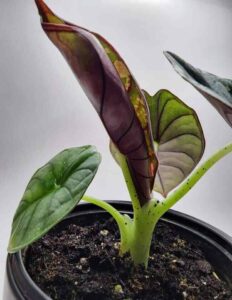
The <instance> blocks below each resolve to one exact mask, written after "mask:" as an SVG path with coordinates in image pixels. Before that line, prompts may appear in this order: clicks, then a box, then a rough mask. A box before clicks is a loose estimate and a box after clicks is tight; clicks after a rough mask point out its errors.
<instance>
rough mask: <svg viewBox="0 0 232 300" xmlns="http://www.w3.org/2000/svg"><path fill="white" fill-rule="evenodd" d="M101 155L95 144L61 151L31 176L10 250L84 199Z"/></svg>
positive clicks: (43, 230) (33, 237)
mask: <svg viewBox="0 0 232 300" xmlns="http://www.w3.org/2000/svg"><path fill="white" fill-rule="evenodd" d="M100 161H101V157H100V154H99V153H98V152H97V151H96V149H95V147H93V146H84V147H79V148H71V149H67V150H64V151H63V152H61V153H59V154H58V155H57V156H55V157H54V158H53V159H51V160H50V161H49V162H48V163H47V164H46V165H45V166H43V167H42V168H41V169H39V170H38V171H37V172H36V173H35V174H34V175H33V177H32V178H31V180H30V182H29V184H28V186H27V188H26V190H25V192H24V195H23V198H22V200H21V202H20V204H19V207H18V209H17V211H16V214H15V216H14V220H13V224H12V231H11V237H10V242H9V247H8V251H9V252H11V253H13V252H16V251H18V250H20V249H22V248H24V247H25V246H27V245H29V244H31V243H32V242H34V241H35V240H37V239H38V238H40V237H41V236H42V235H44V234H45V233H46V232H48V230H49V229H51V228H52V227H53V226H54V225H56V224H57V223H58V222H59V221H61V220H62V219H63V218H64V217H65V216H66V215H67V214H68V213H69V212H70V211H71V210H72V209H73V208H74V207H75V206H76V205H77V203H78V202H79V201H80V200H81V198H82V196H83V195H84V193H85V191H86V189H87V188H88V186H89V184H90V183H91V181H92V180H93V178H94V176H95V174H96V172H97V169H98V166H99V164H100Z"/></svg>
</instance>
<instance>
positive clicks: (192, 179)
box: [160, 143, 232, 217]
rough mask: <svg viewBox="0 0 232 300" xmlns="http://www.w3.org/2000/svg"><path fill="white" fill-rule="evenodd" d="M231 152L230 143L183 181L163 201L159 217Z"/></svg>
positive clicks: (231, 144) (231, 145)
mask: <svg viewBox="0 0 232 300" xmlns="http://www.w3.org/2000/svg"><path fill="white" fill-rule="evenodd" d="M230 152H232V143H230V144H228V145H227V146H225V147H223V148H222V149H220V150H219V151H217V152H216V153H215V154H214V155H212V156H211V157H210V158H209V159H208V160H207V161H205V162H204V163H203V164H202V165H201V166H200V167H198V168H197V169H196V170H195V171H194V172H193V173H192V174H191V175H190V176H189V177H188V179H187V180H185V181H184V182H183V183H182V184H181V185H180V186H179V188H177V190H175V191H174V192H173V193H172V194H171V195H170V196H168V197H167V198H166V199H165V200H164V201H163V206H162V209H161V212H160V217H161V216H162V215H163V214H164V213H165V212H166V211H167V210H168V209H169V208H171V207H172V206H173V205H174V204H176V202H177V201H179V200H180V199H181V198H182V197H183V196H184V195H185V194H187V193H188V192H189V191H190V190H191V189H192V187H193V186H194V185H195V184H196V183H197V182H198V180H200V179H201V177H202V176H203V175H204V174H205V173H206V172H207V171H208V170H209V169H210V168H211V167H212V166H213V165H214V164H215V163H216V162H218V161H219V160H220V159H221V158H223V157H224V156H226V155H227V154H229V153H230Z"/></svg>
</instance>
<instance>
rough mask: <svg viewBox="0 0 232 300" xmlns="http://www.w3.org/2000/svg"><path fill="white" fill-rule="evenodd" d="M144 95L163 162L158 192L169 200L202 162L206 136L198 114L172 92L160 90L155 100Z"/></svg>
mask: <svg viewBox="0 0 232 300" xmlns="http://www.w3.org/2000/svg"><path fill="white" fill-rule="evenodd" d="M144 93H145V95H146V99H147V102H148V105H149V109H150V115H151V124H152V131H153V138H154V142H155V144H156V155H157V157H158V161H159V167H158V171H157V175H156V180H155V185H154V190H155V191H157V192H159V193H161V194H162V195H163V196H166V195H167V194H168V193H169V192H170V191H171V190H172V189H173V188H175V187H176V186H177V185H178V184H180V183H181V182H182V181H183V180H184V179H185V178H186V177H187V176H188V175H189V173H190V172H191V171H192V170H193V169H194V168H195V166H196V165H197V163H198V162H199V160H200V159H201V157H202V155H203V152H204V147H205V140H204V135H203V131H202V128H201V125H200V122H199V120H198V117H197V114H196V113H195V111H194V110H193V109H192V108H190V107H189V106H187V105H186V104H185V103H184V102H182V101H181V100H180V99H178V98H177V97H176V96H175V95H173V94H172V93H171V92H169V91H166V90H160V91H159V92H158V93H157V94H155V95H154V96H153V97H152V96H150V95H149V94H148V93H147V92H144Z"/></svg>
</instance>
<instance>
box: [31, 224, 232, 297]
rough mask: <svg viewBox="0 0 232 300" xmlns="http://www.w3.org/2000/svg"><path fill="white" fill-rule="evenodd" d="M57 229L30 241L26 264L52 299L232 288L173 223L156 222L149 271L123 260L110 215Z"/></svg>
mask: <svg viewBox="0 0 232 300" xmlns="http://www.w3.org/2000/svg"><path fill="white" fill-rule="evenodd" d="M80 224H81V223H79V225H78V224H71V225H70V224H69V225H68V224H67V225H66V226H64V227H62V229H59V225H58V227H56V228H55V229H54V230H52V231H51V232H50V233H49V234H47V235H46V236H44V237H43V238H42V239H41V240H39V241H38V242H36V243H34V244H33V245H32V246H31V247H30V248H29V249H28V250H27V255H26V256H25V257H26V258H25V265H26V268H27V270H28V272H29V274H30V276H31V277H32V279H33V280H34V281H35V282H36V283H37V285H38V286H39V287H40V288H41V289H42V290H43V291H44V292H45V293H46V294H47V295H49V296H50V297H51V298H52V299H59V300H74V299H75V300H79V299H82V300H90V299H94V300H98V299H99V300H106V299H107V300H109V299H110V300H112V299H124V300H129V299H133V300H134V299H136V300H137V299H143V300H150V299H156V300H158V299H159V300H161V299H168V300H175V299H186V300H193V299H196V300H199V299H202V300H203V299H204V300H213V299H217V300H219V299H226V300H228V299H231V300H232V291H231V289H230V288H228V286H227V285H226V283H225V282H223V281H222V280H221V279H220V278H219V276H218V274H216V272H215V270H214V269H213V267H212V266H211V265H210V263H209V262H208V261H207V260H206V259H205V256H204V254H203V253H202V251H201V250H200V248H199V246H197V245H196V244H194V243H193V242H191V243H190V242H188V241H186V240H185V239H184V238H183V236H181V235H180V234H179V233H178V231H176V229H175V228H174V226H173V225H169V224H165V223H163V222H160V223H159V224H158V225H157V228H156V232H155V236H154V238H153V241H152V246H151V257H150V260H149V266H148V269H147V270H144V269H143V268H142V267H137V268H134V267H133V265H132V263H131V260H130V258H129V256H126V257H124V258H121V257H120V256H119V255H118V253H119V250H118V248H119V233H118V229H117V226H116V224H115V222H114V221H113V220H112V219H108V220H106V219H105V220H104V219H101V221H98V222H95V223H94V224H91V222H90V224H88V226H80Z"/></svg>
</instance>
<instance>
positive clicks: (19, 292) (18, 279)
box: [3, 201, 232, 300]
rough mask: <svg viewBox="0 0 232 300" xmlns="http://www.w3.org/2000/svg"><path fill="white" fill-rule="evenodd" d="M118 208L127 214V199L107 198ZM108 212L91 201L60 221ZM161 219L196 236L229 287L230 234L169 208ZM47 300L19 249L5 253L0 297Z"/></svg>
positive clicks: (231, 280)
mask: <svg viewBox="0 0 232 300" xmlns="http://www.w3.org/2000/svg"><path fill="white" fill-rule="evenodd" d="M110 203H111V204H113V206H114V207H116V208H117V209H118V210H119V211H121V212H123V213H127V214H131V213H132V207H131V203H130V202H125V201H113V202H110ZM99 214H101V217H103V216H107V213H106V212H104V211H102V210H101V209H100V208H98V207H96V206H93V205H91V204H81V205H78V207H77V208H76V210H74V211H73V212H72V213H71V214H70V215H69V216H68V217H67V218H66V219H65V220H64V221H62V222H63V223H65V224H67V223H68V222H70V220H72V222H75V221H74V220H75V218H76V217H77V216H78V217H79V218H76V219H77V220H78V219H80V216H83V217H84V216H87V222H89V220H90V219H92V218H93V217H94V218H95V217H96V218H97V219H99ZM161 222H166V223H171V224H174V225H175V226H176V227H177V229H178V230H179V231H180V232H181V234H182V235H184V236H185V238H186V239H187V240H191V241H192V240H197V241H198V243H199V244H200V247H201V248H202V250H203V251H204V253H205V255H206V258H207V259H208V260H209V261H210V262H211V264H212V265H213V266H214V268H215V270H216V272H217V274H219V275H220V276H221V278H223V279H224V280H225V281H227V282H228V284H229V285H230V286H231V288H232V238H231V237H229V236H228V235H226V234H224V233H222V232H221V231H219V230H217V229H215V228H214V227H212V226H210V225H208V224H206V223H204V222H202V221H199V220H197V219H195V218H193V217H190V216H188V215H185V214H183V213H179V212H176V211H174V210H170V211H169V212H167V213H166V214H165V215H164V217H163V218H162V219H161ZM13 299H17V300H18V299H20V300H25V299H27V300H45V299H46V300H48V299H51V298H49V297H48V296H46V295H45V294H44V293H43V291H41V290H40V288H39V287H38V286H37V285H36V284H35V283H34V282H33V281H32V279H31V278H30V276H29V275H28V273H27V271H26V269H25V267H24V264H23V258H22V253H21V252H19V253H16V254H12V255H8V258H7V270H6V278H5V288H4V296H3V300H13Z"/></svg>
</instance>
